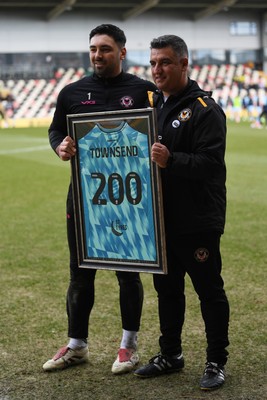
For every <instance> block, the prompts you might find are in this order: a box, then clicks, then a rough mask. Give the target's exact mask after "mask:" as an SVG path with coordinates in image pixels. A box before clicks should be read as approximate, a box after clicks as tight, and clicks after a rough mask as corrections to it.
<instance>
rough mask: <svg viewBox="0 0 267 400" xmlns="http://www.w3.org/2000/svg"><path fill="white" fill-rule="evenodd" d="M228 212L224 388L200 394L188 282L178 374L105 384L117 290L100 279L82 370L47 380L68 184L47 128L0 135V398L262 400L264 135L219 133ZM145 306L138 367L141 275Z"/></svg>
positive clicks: (147, 320) (104, 274)
mask: <svg viewBox="0 0 267 400" xmlns="http://www.w3.org/2000/svg"><path fill="white" fill-rule="evenodd" d="M228 125H229V126H228V139H227V154H226V161H227V168H228V176H227V187H228V207H227V224H226V231H225V235H224V236H223V238H222V256H223V277H224V280H225V288H226V291H227V294H228V297H229V301H230V306H231V321H230V342H231V344H230V346H229V352H230V357H229V362H228V364H227V374H228V377H227V381H226V384H225V385H224V387H223V388H222V389H220V390H219V391H217V392H212V393H202V392H201V391H200V390H199V388H198V381H199V378H200V376H201V374H202V370H203V367H204V362H205V347H206V342H205V336H204V327H203V322H202V319H201V317H200V311H199V304H198V299H197V297H196V294H195V293H194V291H193V289H192V286H191V283H190V282H189V280H188V279H187V285H186V292H187V314H186V322H185V326H184V332H183V343H184V344H183V347H184V354H185V359H186V366H185V369H184V371H182V372H181V373H179V374H173V375H169V376H162V377H160V378H157V379H148V380H140V379H138V378H136V377H134V376H133V375H132V374H128V375H124V376H113V375H112V374H111V371H110V368H111V365H112V363H113V361H114V359H115V357H116V353H117V349H118V345H119V341H120V336H121V323H120V316H119V307H118V284H117V280H116V278H115V274H114V272H112V271H98V273H97V278H96V300H95V307H94V309H93V312H92V315H91V320H90V342H89V345H90V363H89V364H88V365H82V366H78V367H75V368H70V369H68V370H65V371H61V372H56V373H44V372H43V371H42V364H43V363H44V362H45V361H46V360H47V359H48V358H50V357H51V356H52V355H53V354H54V353H55V351H56V350H57V349H58V347H59V346H61V345H64V344H65V343H66V340H67V337H66V330H67V318H66V313H65V293H66V288H67V284H68V279H69V272H68V249H67V241H66V232H65V200H66V194H67V188H68V183H69V179H70V166H69V163H63V162H62V161H60V160H58V159H57V157H56V156H55V155H54V154H53V152H52V151H51V149H50V148H49V145H48V140H47V129H46V128H27V129H26V128H25V129H23V128H21V129H12V128H10V129H1V130H0V158H1V172H0V178H1V180H0V190H1V228H0V234H1V240H0V246H1V247H0V248H1V258H0V267H1V268H0V278H1V292H0V293H1V294H0V357H1V363H0V364H1V368H0V399H1V400H17V399H27V400H31V399H34V400H46V399H67V400H68V399H73V398H75V399H96V400H102V399H103V400H115V399H127V400H132V399H141V400H142V399H144V398H145V399H146V400H155V399H158V398H160V399H163V400H174V399H176V400H179V399H181V400H182V399H188V400H200V399H206V398H209V399H212V400H214V399H215V400H217V399H218V400H262V399H263V398H264V396H265V395H266V386H264V377H265V376H266V361H265V359H266V358H265V355H266V347H265V346H266V336H265V335H266V332H265V324H266V290H265V277H266V259H267V250H266V232H267V218H266V215H267V155H266V148H267V147H266V142H267V131H266V130H257V129H251V128H250V126H249V125H248V124H247V123H240V124H233V123H229V124H228ZM142 280H143V283H144V289H145V301H144V308H143V315H142V326H141V330H140V333H139V353H140V356H141V363H143V362H147V361H148V359H149V358H150V357H151V356H153V355H154V354H155V353H156V352H157V351H158V335H159V327H158V317H157V299H156V294H155V291H154V289H153V286H152V276H151V275H150V274H142Z"/></svg>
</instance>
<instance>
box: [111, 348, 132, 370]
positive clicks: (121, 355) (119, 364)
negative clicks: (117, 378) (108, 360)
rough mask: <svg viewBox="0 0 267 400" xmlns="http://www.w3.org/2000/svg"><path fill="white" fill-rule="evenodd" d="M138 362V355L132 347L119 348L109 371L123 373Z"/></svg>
mask: <svg viewBox="0 0 267 400" xmlns="http://www.w3.org/2000/svg"><path fill="white" fill-rule="evenodd" d="M138 362H139V356H138V354H137V352H136V350H134V349H120V350H119V352H118V357H117V358H116V360H115V361H114V363H113V365H112V368H111V371H112V372H113V374H125V373H127V372H130V371H132V370H133V369H134V366H135V365H137V364H138Z"/></svg>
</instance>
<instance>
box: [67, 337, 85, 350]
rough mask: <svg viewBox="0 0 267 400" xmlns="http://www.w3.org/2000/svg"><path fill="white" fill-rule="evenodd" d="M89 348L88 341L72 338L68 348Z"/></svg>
mask: <svg viewBox="0 0 267 400" xmlns="http://www.w3.org/2000/svg"><path fill="white" fill-rule="evenodd" d="M86 346H87V340H86V339H73V338H70V341H69V343H68V347H69V348H70V349H72V350H75V349H77V348H81V347H86Z"/></svg>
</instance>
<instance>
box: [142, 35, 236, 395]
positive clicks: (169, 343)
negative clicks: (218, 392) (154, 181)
mask: <svg viewBox="0 0 267 400" xmlns="http://www.w3.org/2000/svg"><path fill="white" fill-rule="evenodd" d="M150 64H151V72H152V77H153V80H154V82H155V83H156V85H157V87H158V90H159V91H158V93H157V94H155V95H154V104H153V106H155V107H156V108H157V113H158V135H159V142H157V143H155V144H154V145H153V146H152V151H151V156H152V160H153V161H154V162H156V163H157V165H158V166H159V167H160V168H161V172H162V190H163V203H164V222H165V230H166V247H167V264H168V274H167V275H159V274H157V275H156V274H155V275H154V277H153V278H154V286H155V290H156V291H157V294H158V310H159V320H160V329H161V336H160V338H159V345H160V350H161V351H160V353H159V354H157V355H156V356H154V357H153V358H152V359H151V360H150V362H149V363H148V364H147V365H145V366H143V367H141V368H139V369H137V370H136V371H135V375H136V376H139V377H141V378H146V377H154V376H159V375H162V374H165V373H170V372H176V371H179V370H180V369H182V368H183V367H184V357H183V353H182V342H181V335H182V327H183V323H184V318H185V294H184V288H185V274H186V273H188V274H189V276H190V278H191V281H192V283H193V286H194V289H195V291H196V293H197V295H198V297H199V300H200V307H201V313H202V317H203V320H204V323H205V331H206V339H207V344H208V346H207V356H206V366H205V370H204V374H203V376H202V378H201V382H200V388H201V389H203V390H211V389H217V388H219V387H220V386H221V385H222V384H223V383H224V380H225V373H224V366H225V364H226V362H227V356H228V352H227V350H226V347H227V346H228V345H229V341H228V324H229V304H228V300H227V297H226V294H225V291H224V282H223V279H222V277H221V269H222V261H221V253H220V237H221V235H222V234H223V232H224V225H225V211H226V187H225V182H226V167H225V161H224V156H225V146H226V118H225V114H224V112H223V111H222V109H221V108H220V106H218V104H216V103H215V101H214V100H213V99H212V98H211V93H208V92H205V91H203V90H202V89H200V87H199V86H198V84H197V83H196V82H195V81H193V80H191V79H190V78H189V77H188V49H187V46H186V44H185V42H184V40H183V39H181V38H180V37H177V36H175V35H164V36H161V37H159V38H157V39H154V40H153V41H152V42H151V58H150Z"/></svg>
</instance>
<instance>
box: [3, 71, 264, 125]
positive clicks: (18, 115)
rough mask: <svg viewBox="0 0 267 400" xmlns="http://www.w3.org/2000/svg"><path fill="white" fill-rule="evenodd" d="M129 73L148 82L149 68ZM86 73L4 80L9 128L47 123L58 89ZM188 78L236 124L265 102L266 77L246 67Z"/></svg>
mask: <svg viewBox="0 0 267 400" xmlns="http://www.w3.org/2000/svg"><path fill="white" fill-rule="evenodd" d="M128 71H129V72H131V73H133V74H136V75H138V76H141V77H142V78H145V79H151V74H150V68H149V67H148V68H146V67H144V66H131V67H130V68H129V69H128ZM88 73H90V71H85V70H84V68H78V69H75V68H67V69H64V68H59V69H57V70H56V71H55V72H54V77H53V78H52V79H29V80H24V79H18V80H14V79H8V80H5V81H4V80H2V81H0V86H2V87H6V88H8V89H10V91H11V93H12V95H13V98H14V101H13V104H12V106H10V104H8V102H4V105H5V106H6V108H7V113H8V118H9V119H11V120H13V124H12V125H13V126H25V123H27V122H26V121H28V123H29V121H30V123H31V124H34V125H36V124H37V125H39V124H42V123H44V124H48V123H49V121H50V120H51V118H52V115H53V112H54V106H55V103H56V99H57V96H58V93H59V92H60V90H61V89H62V88H63V87H64V86H65V85H67V84H68V83H71V82H74V81H76V80H78V79H80V78H81V77H82V76H83V75H85V74H88ZM190 76H191V78H192V79H194V80H196V81H197V82H198V83H199V85H200V86H201V87H202V88H203V89H205V90H208V91H212V92H213V97H214V98H215V100H216V101H218V102H220V104H221V105H222V107H223V108H224V110H225V112H226V114H227V117H228V118H230V119H233V120H236V121H237V122H238V121H239V120H240V119H249V120H251V121H252V122H253V121H254V122H255V121H256V120H257V117H258V115H259V114H260V112H261V109H262V106H263V104H264V102H265V101H266V90H265V88H266V87H267V75H266V74H264V73H263V71H259V70H255V69H252V68H250V67H249V66H246V65H242V64H238V65H237V66H235V65H226V64H222V65H219V66H218V65H203V66H202V67H200V66H198V65H195V66H193V67H192V68H191V73H190ZM237 96H239V97H240V101H241V104H242V107H241V108H240V118H236V116H235V115H236V110H235V109H234V99H236V98H237ZM246 96H248V98H249V99H250V103H251V104H250V106H248V107H246V106H245V104H244V99H245V98H246Z"/></svg>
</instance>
